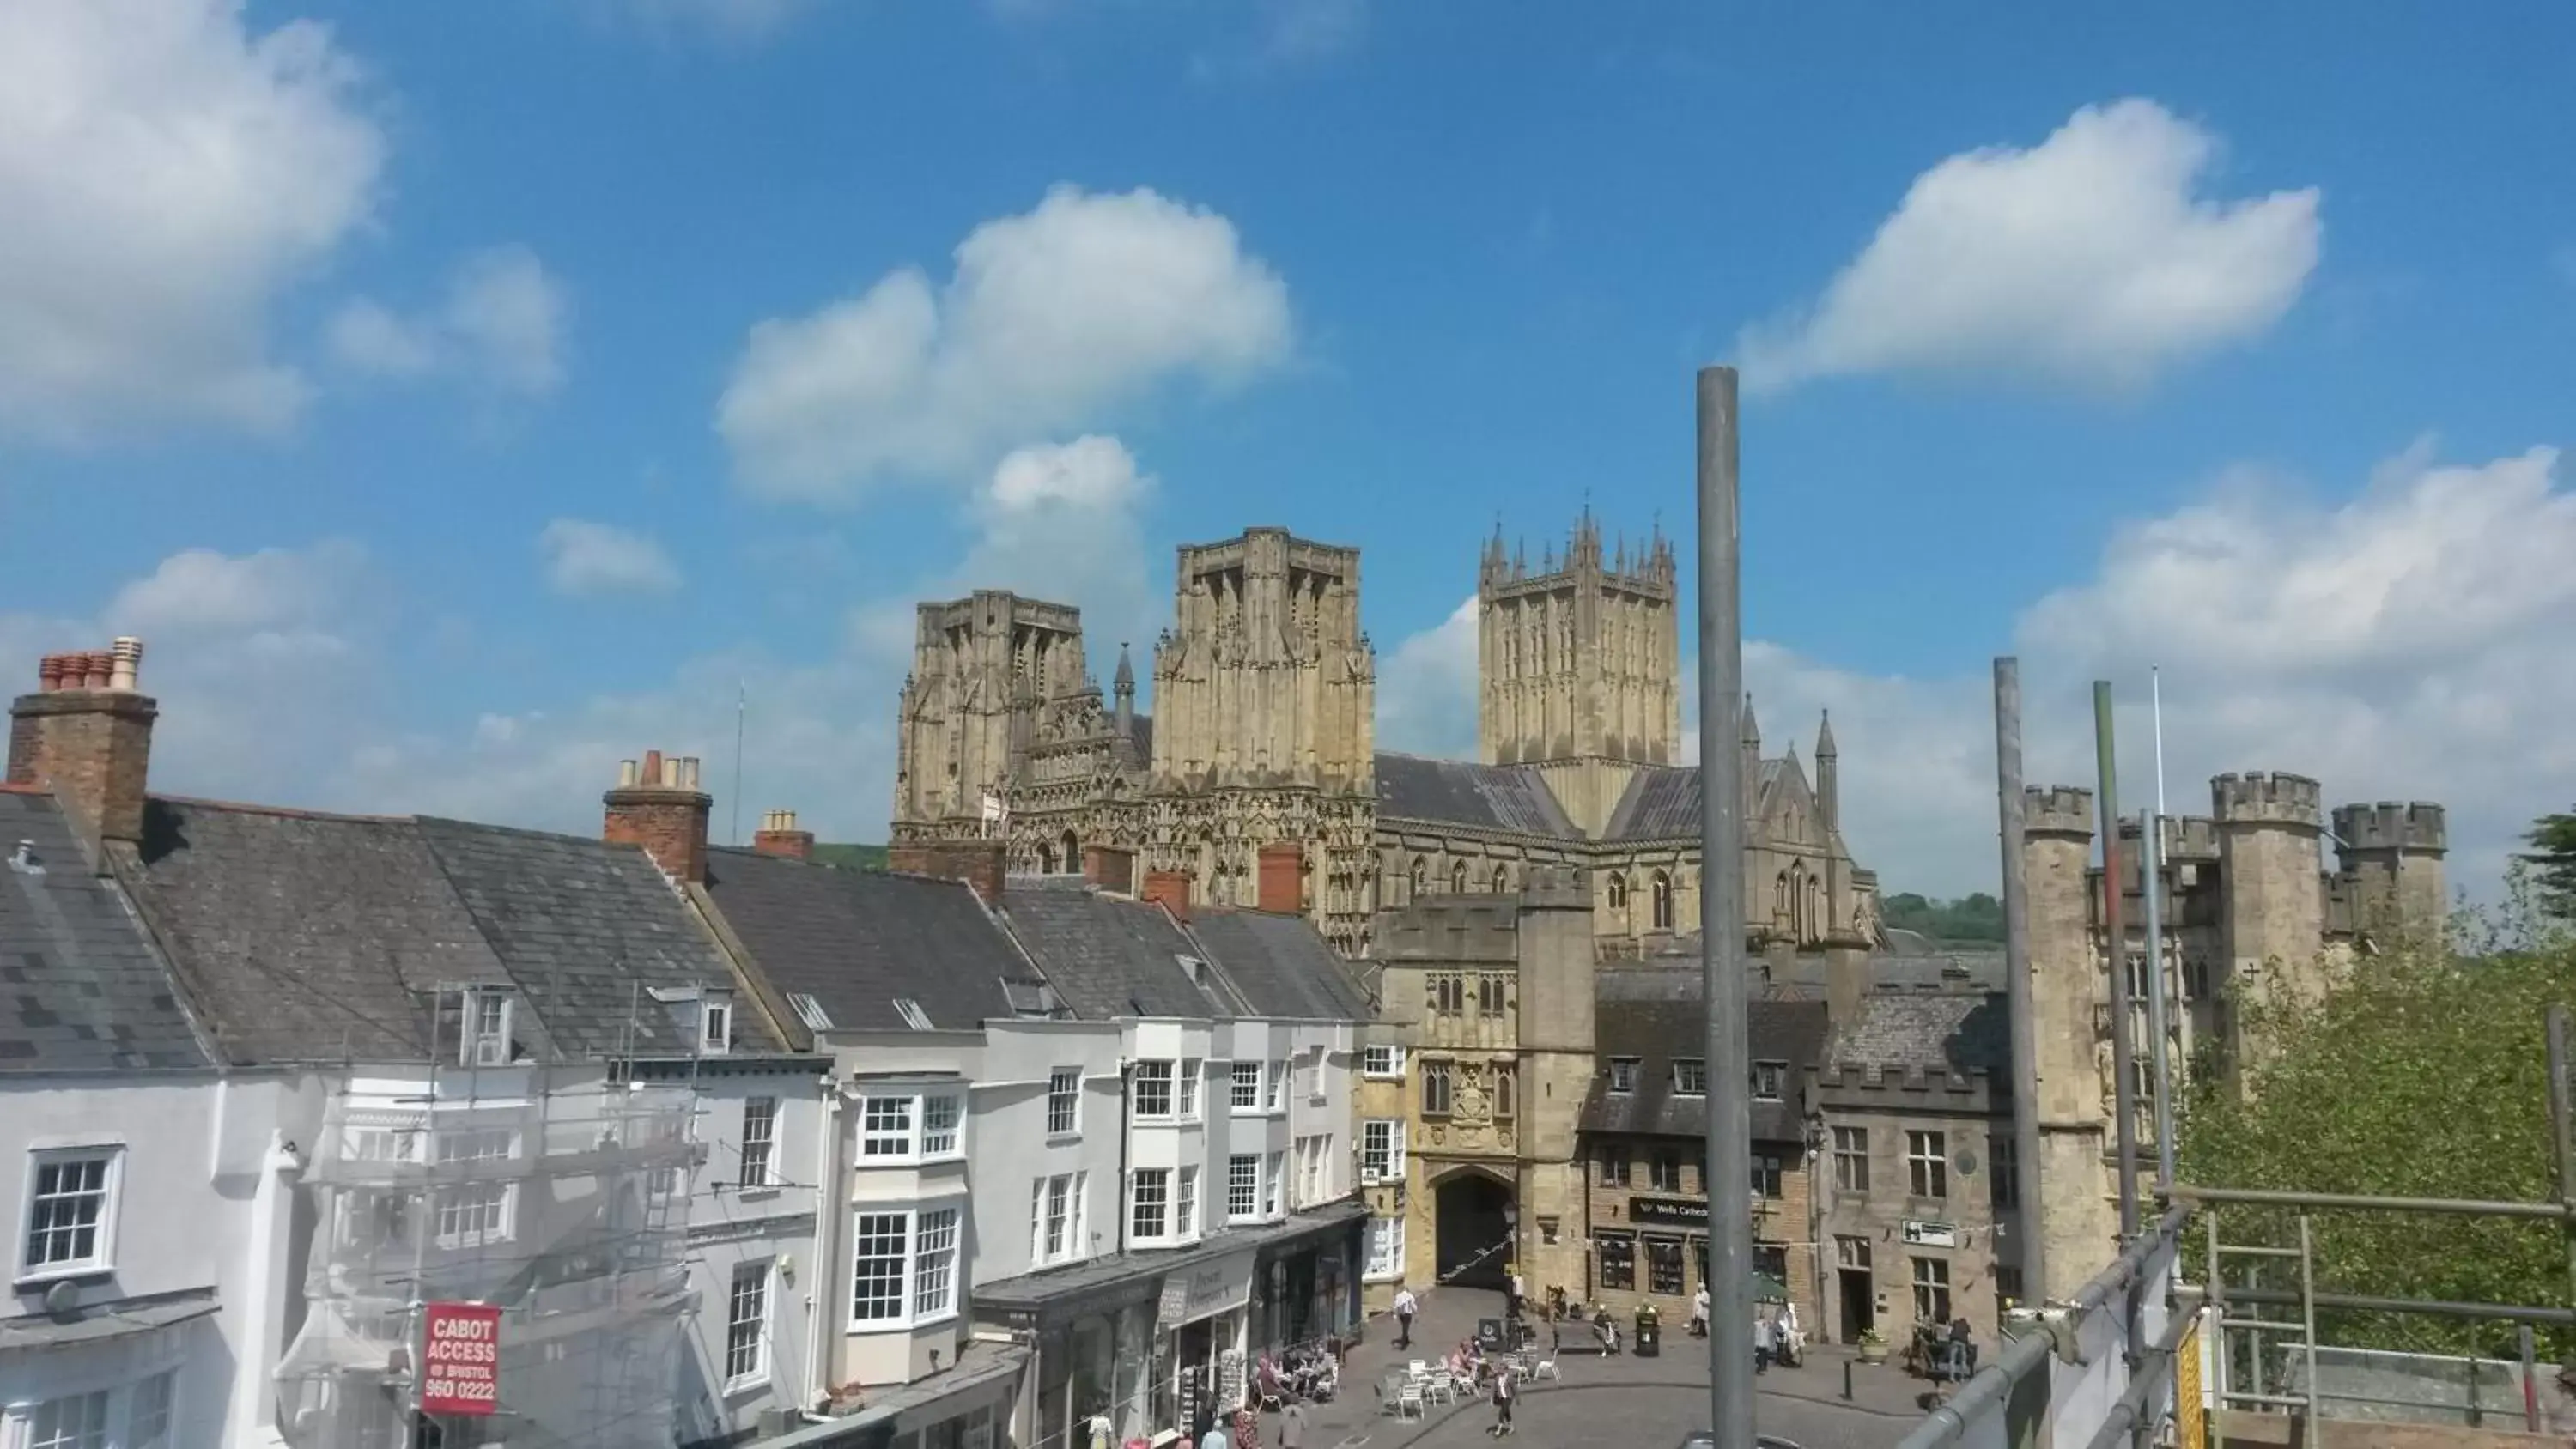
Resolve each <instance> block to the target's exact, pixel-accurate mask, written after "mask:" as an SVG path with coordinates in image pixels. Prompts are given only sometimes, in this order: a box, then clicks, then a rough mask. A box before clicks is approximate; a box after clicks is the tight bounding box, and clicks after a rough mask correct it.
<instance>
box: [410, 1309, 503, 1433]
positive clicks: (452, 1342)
mask: <svg viewBox="0 0 2576 1449" xmlns="http://www.w3.org/2000/svg"><path fill="white" fill-rule="evenodd" d="M421 1323H422V1328H421V1352H420V1411H421V1412H422V1413H424V1414H458V1415H475V1416H483V1415H488V1414H491V1413H492V1412H494V1411H495V1410H496V1409H498V1408H499V1407H500V1403H501V1310H500V1309H498V1308H490V1307H486V1306H484V1305H482V1304H480V1303H432V1304H430V1305H429V1307H428V1310H427V1311H426V1312H425V1313H424V1314H423V1315H422V1319H421Z"/></svg>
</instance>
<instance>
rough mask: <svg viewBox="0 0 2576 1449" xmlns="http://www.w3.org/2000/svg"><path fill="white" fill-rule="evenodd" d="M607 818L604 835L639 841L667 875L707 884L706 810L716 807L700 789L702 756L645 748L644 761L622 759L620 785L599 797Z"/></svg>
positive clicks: (604, 837)
mask: <svg viewBox="0 0 2576 1449" xmlns="http://www.w3.org/2000/svg"><path fill="white" fill-rule="evenodd" d="M600 799H601V801H602V803H604V804H605V805H607V807H608V818H607V821H606V823H605V824H603V825H601V826H600V830H599V837H600V839H602V840H605V841H607V842H609V843H610V844H612V845H640V846H642V847H644V853H645V854H647V855H649V856H651V857H653V863H654V864H655V865H658V866H660V867H661V868H662V872H663V874H665V875H668V876H670V877H671V878H672V879H674V880H677V881H682V882H685V883H688V884H696V885H702V884H704V883H705V882H706V878H707V812H708V811H709V810H710V809H711V808H712V807H713V806H714V805H715V801H714V800H712V799H710V798H709V797H708V796H707V794H706V792H705V791H702V790H700V789H699V788H698V757H697V756H695V755H673V756H669V757H667V758H666V757H664V755H663V754H662V752H661V751H660V750H648V751H646V752H645V755H644V760H643V763H642V764H640V765H639V764H637V763H636V762H635V761H633V760H621V761H619V762H618V765H617V788H616V789H614V790H611V791H609V792H608V793H607V794H606V795H603V796H601V797H600Z"/></svg>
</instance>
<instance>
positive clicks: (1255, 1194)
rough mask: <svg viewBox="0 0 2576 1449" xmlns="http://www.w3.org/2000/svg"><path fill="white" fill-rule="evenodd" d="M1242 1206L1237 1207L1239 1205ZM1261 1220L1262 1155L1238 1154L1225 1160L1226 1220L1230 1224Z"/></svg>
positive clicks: (1255, 1153)
mask: <svg viewBox="0 0 2576 1449" xmlns="http://www.w3.org/2000/svg"><path fill="white" fill-rule="evenodd" d="M1238 1203H1239V1204H1240V1206H1237V1204H1238ZM1260 1219H1261V1154H1260V1153H1258V1152H1237V1153H1233V1154H1230V1155H1229V1156H1228V1157H1227V1158H1226V1159H1225V1220H1226V1221H1227V1222H1229V1223H1250V1222H1258V1221H1260Z"/></svg>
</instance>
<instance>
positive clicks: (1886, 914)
mask: <svg viewBox="0 0 2576 1449" xmlns="http://www.w3.org/2000/svg"><path fill="white" fill-rule="evenodd" d="M1879 910H1880V918H1881V919H1882V920H1883V921H1884V922H1885V923H1886V924H1887V925H1888V926H1889V927H1890V928H1892V929H1895V930H1900V931H1920V932H1922V933H1923V934H1924V935H1926V936H1929V937H1931V938H1932V939H1933V940H1935V941H1960V942H1970V941H1974V942H1981V943H1985V942H1992V943H2001V942H2002V940H2003V938H2004V908H2003V903H2002V902H2001V901H1998V900H1996V899H1995V898H1994V897H1993V896H1990V895H1987V894H1986V893H1985V892H1983V891H1978V892H1976V893H1974V894H1972V895H1967V896H1962V897H1960V898H1959V899H1958V900H1955V901H1935V900H1927V899H1925V898H1924V897H1922V896H1918V895H1915V894H1914V893H1913V892H1911V891H1908V892H1904V893H1902V894H1899V895H1892V896H1889V897H1887V898H1886V899H1885V900H1883V901H1881V902H1880V903H1879Z"/></svg>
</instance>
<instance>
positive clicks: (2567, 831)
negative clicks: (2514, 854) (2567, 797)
mask: <svg viewBox="0 0 2576 1449" xmlns="http://www.w3.org/2000/svg"><path fill="white" fill-rule="evenodd" d="M2523 839H2524V840H2526V841H2528V842H2529V843H2530V845H2531V853H2530V854H2528V855H2525V856H2523V857H2522V859H2523V860H2524V861H2525V862H2527V863H2528V864H2529V865H2530V866H2531V868H2532V886H2533V888H2534V889H2536V890H2537V891H2538V892H2539V893H2540V904H2541V907H2542V909H2544V910H2547V911H2548V912H2550V913H2551V914H2552V915H2558V916H2566V917H2570V918H2576V814H2568V815H2543V816H2541V817H2540V819H2538V820H2537V821H2535V822H2533V824H2532V829H2531V833H2530V834H2529V835H2526V836H2524V837H2523Z"/></svg>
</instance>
